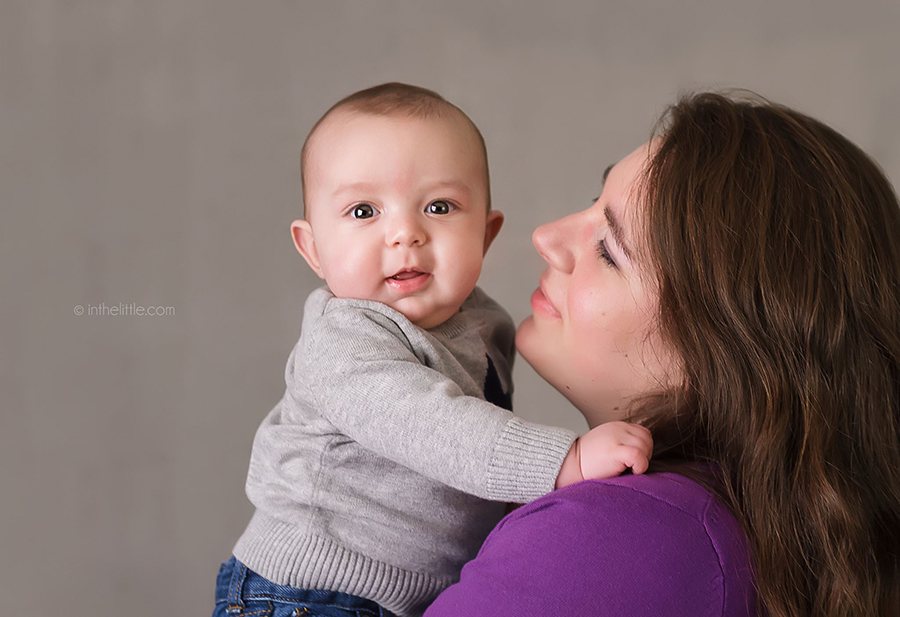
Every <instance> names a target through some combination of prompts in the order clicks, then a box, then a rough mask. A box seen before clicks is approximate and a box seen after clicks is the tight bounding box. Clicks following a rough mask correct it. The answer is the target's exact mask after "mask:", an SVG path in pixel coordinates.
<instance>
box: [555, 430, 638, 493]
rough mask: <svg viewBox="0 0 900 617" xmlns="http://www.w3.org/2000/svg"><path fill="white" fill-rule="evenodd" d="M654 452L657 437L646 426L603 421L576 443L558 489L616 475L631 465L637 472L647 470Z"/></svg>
mask: <svg viewBox="0 0 900 617" xmlns="http://www.w3.org/2000/svg"><path fill="white" fill-rule="evenodd" d="M652 454H653V438H652V437H651V436H650V431H649V430H648V429H646V428H645V427H643V426H641V425H639V424H629V423H628V422H607V423H606V424H601V425H600V426H597V427H595V428H593V429H591V430H590V431H588V432H587V433H585V434H584V435H582V436H581V437H579V438H578V440H577V441H576V442H575V444H573V446H572V449H571V450H570V451H569V454H568V456H566V460H565V461H563V467H562V469H561V470H560V472H559V477H558V478H557V480H556V488H562V487H563V486H568V485H569V484H574V483H575V482H580V481H582V480H598V479H603V478H612V477H615V476H617V475H619V474H620V473H622V472H623V471H625V470H626V469H628V468H629V467H630V468H631V470H632V472H634V473H636V474H639V473H644V472H645V471H647V468H648V467H649V466H650V456H651V455H652Z"/></svg>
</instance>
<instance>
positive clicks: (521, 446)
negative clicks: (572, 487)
mask: <svg viewBox="0 0 900 617" xmlns="http://www.w3.org/2000/svg"><path fill="white" fill-rule="evenodd" d="M577 438H578V435H577V434H576V433H574V432H572V431H569V430H566V429H563V428H556V427H552V426H544V425H543V424H534V423H532V422H525V421H524V420H520V419H519V418H511V419H510V421H509V422H507V424H506V426H505V427H504V429H503V432H502V433H501V434H500V439H499V440H498V442H497V445H496V447H495V448H494V454H493V456H492V457H491V462H490V465H489V467H488V479H487V492H488V499H493V500H495V501H512V502H516V503H526V502H529V501H532V500H534V499H537V498H538V497H541V496H543V495H546V494H547V493H549V492H550V491H552V490H553V489H554V488H555V487H556V477H557V476H558V475H559V470H560V468H561V467H562V463H563V459H565V457H566V454H568V452H569V449H570V448H571V447H572V443H573V442H574V441H575V440H576V439H577Z"/></svg>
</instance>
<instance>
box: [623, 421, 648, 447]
mask: <svg viewBox="0 0 900 617" xmlns="http://www.w3.org/2000/svg"><path fill="white" fill-rule="evenodd" d="M628 434H629V435H630V436H631V437H633V438H634V439H639V440H640V441H641V442H642V443H644V444H646V446H647V449H648V450H650V451H651V452H652V451H653V435H651V434H650V429H648V428H647V427H645V426H641V425H640V424H629V425H628Z"/></svg>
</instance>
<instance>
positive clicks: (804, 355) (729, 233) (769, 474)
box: [426, 94, 900, 617]
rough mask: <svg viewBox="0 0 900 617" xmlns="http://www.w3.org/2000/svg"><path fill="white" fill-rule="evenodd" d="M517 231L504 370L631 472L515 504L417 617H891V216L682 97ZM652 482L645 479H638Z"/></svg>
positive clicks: (898, 490)
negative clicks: (532, 270)
mask: <svg viewBox="0 0 900 617" xmlns="http://www.w3.org/2000/svg"><path fill="white" fill-rule="evenodd" d="M604 177H605V186H604V188H603V193H602V195H601V197H599V198H598V200H597V201H596V202H595V203H594V204H593V206H591V207H590V208H589V209H588V210H585V211H584V212H580V213H577V214H574V215H572V216H569V217H566V218H564V219H561V220H559V221H556V222H554V223H551V224H549V225H545V226H543V227H541V228H539V229H538V230H537V231H536V232H535V234H534V244H535V246H536V248H537V250H538V252H539V253H540V254H541V256H542V257H543V258H544V259H545V260H546V261H547V263H548V265H549V267H548V268H547V270H546V271H545V272H544V275H543V276H542V277H541V283H540V288H539V289H538V290H537V291H536V292H535V294H534V296H533V297H532V307H533V311H534V315H533V317H531V318H529V319H527V320H526V321H525V322H523V323H522V325H521V326H520V328H519V332H518V335H517V341H516V342H517V346H518V348H519V351H520V352H521V354H522V355H523V357H524V358H525V359H526V360H527V361H528V362H529V363H530V364H531V365H532V366H533V367H534V368H535V369H536V370H537V371H538V373H540V374H541V375H542V376H543V377H544V378H546V379H547V380H548V381H549V382H550V383H551V384H552V385H553V386H554V387H556V388H557V389H558V390H559V391H560V392H562V393H563V394H564V395H566V396H567V397H568V398H569V399H570V400H571V401H572V402H573V403H574V404H575V405H576V406H577V407H578V408H579V409H580V410H581V411H582V413H583V414H584V415H585V417H586V418H587V420H588V422H589V424H590V425H591V426H594V425H596V424H598V423H601V422H605V421H608V420H613V419H624V418H627V419H638V420H641V421H643V423H644V424H645V425H646V426H648V427H650V428H651V430H652V431H653V434H654V440H655V444H656V445H655V447H656V450H655V453H654V460H653V463H652V465H651V469H650V471H651V473H650V474H648V475H646V476H622V477H620V478H616V479H614V480H606V481H591V482H584V483H581V484H577V485H574V486H571V487H568V488H566V489H562V490H559V491H556V492H555V493H553V494H551V495H548V496H547V497H544V498H542V499H539V500H537V501H535V502H532V503H531V504H528V505H527V506H524V507H522V508H520V509H519V510H517V511H515V512H513V513H512V514H511V515H509V516H508V517H507V518H506V519H504V520H503V521H502V522H501V523H500V524H499V525H498V527H497V528H496V529H495V530H494V531H493V532H492V534H491V536H490V537H489V538H488V539H487V541H486V542H485V544H484V546H483V547H482V550H481V552H480V553H479V556H478V557H477V558H476V559H475V560H474V561H472V562H471V563H469V564H468V565H467V566H466V567H465V569H464V570H463V572H462V577H461V580H460V582H459V583H458V584H457V585H455V586H453V587H451V588H450V589H448V590H447V591H446V592H445V593H444V594H443V595H441V596H440V597H439V598H438V600H437V601H436V602H435V603H434V604H433V605H432V607H431V608H430V609H429V610H428V612H427V613H426V615H427V616H428V617H444V616H448V615H474V616H477V615H492V616H504V615H551V616H563V615H667V616H673V615H685V616H686V615H691V616H700V615H729V616H730V615H756V614H768V615H770V616H772V617H775V616H785V617H786V616H798V615H821V616H848V615H885V616H886V615H900V435H898V433H900V421H898V416H900V335H898V330H900V205H898V202H897V197H896V195H895V194H894V193H893V191H892V189H891V186H890V184H889V182H888V181H887V180H886V178H885V177H884V175H883V174H882V172H881V171H880V170H879V168H878V167H877V165H876V164H875V163H874V162H873V161H872V160H871V159H869V158H868V157H867V156H866V155H865V154H864V153H863V152H861V151H860V150H859V149H858V148H857V147H855V146H854V145H853V144H851V143H850V142H848V141H847V140H846V139H845V138H843V137H842V136H840V135H839V134H837V133H836V132H835V131H833V130H832V129H830V128H828V127H826V126H824V125H823V124H821V123H819V122H817V121H815V120H813V119H811V118H809V117H806V116H804V115H802V114H799V113H797V112H795V111H792V110H789V109H786V108H783V107H780V106H776V105H772V104H768V103H758V102H756V103H755V102H746V101H737V100H733V99H731V98H728V97H725V96H720V95H715V94H702V95H698V96H693V97H690V98H687V99H685V100H683V101H681V102H680V103H678V104H677V105H675V106H674V107H673V108H671V109H670V110H669V112H668V113H667V115H666V117H665V124H664V125H663V128H662V130H661V132H660V134H659V136H657V137H655V138H653V139H651V141H650V142H649V143H648V144H645V145H644V146H642V147H640V148H639V149H638V150H636V151H635V152H633V153H632V154H631V155H629V156H628V157H626V158H625V159H623V160H622V161H620V162H618V163H617V164H616V165H614V166H613V167H612V168H611V170H607V174H604ZM653 472H657V473H653Z"/></svg>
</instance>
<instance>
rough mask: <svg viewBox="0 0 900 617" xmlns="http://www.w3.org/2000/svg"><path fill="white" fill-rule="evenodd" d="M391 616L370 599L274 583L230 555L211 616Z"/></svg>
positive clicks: (217, 580) (217, 588)
mask: <svg viewBox="0 0 900 617" xmlns="http://www.w3.org/2000/svg"><path fill="white" fill-rule="evenodd" d="M231 616H234V617H394V615H393V614H392V613H390V612H388V611H386V610H385V609H383V608H381V606H379V605H378V604H377V603H375V602H373V601H372V600H366V599H365V598H360V597H359V596H352V595H350V594H347V593H340V592H337V591H324V590H320V589H296V588H294V587H288V586H286V585H277V584H275V583H273V582H271V581H269V580H267V579H264V578H263V577H261V576H260V575H259V574H257V573H256V572H254V571H253V570H251V569H250V568H248V567H247V566H245V565H244V564H242V563H241V562H240V561H238V560H237V559H235V558H234V557H232V558H231V559H229V560H228V561H226V562H225V563H223V564H222V567H221V568H219V576H218V577H217V578H216V608H215V609H214V610H213V617H231Z"/></svg>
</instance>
